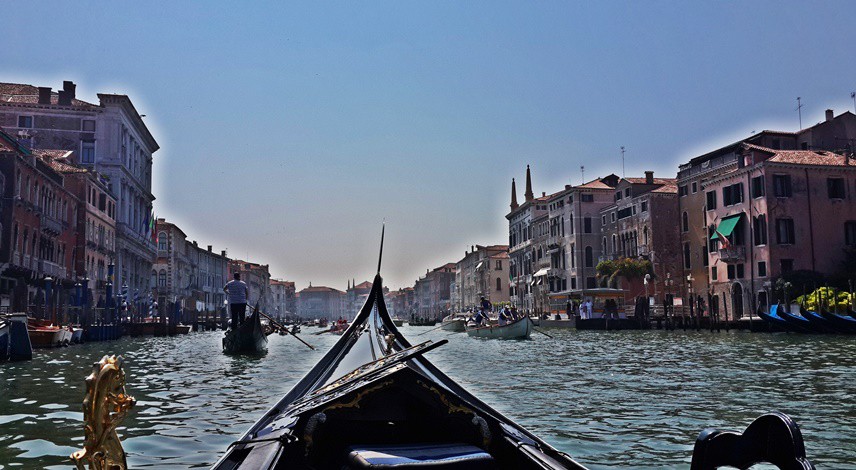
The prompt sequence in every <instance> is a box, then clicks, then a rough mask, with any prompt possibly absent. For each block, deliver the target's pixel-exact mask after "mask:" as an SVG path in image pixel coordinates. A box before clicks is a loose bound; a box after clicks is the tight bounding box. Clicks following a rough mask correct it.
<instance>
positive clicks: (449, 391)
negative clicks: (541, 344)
mask: <svg viewBox="0 0 856 470" xmlns="http://www.w3.org/2000/svg"><path fill="white" fill-rule="evenodd" d="M526 322H527V323H528V320H526ZM445 343H446V340H442V341H439V342H436V343H432V342H431V341H426V342H424V343H420V344H417V345H411V344H410V343H409V342H408V341H407V340H406V339H405V338H404V336H402V335H401V333H400V332H399V331H398V329H397V328H396V327H395V324H394V323H393V322H392V319H391V318H390V316H389V314H388V312H387V310H386V305H385V304H384V300H383V291H382V279H381V277H380V274H378V275H377V276H375V278H374V283H373V285H372V290H371V292H370V293H369V295H368V298H367V299H366V303H365V305H363V307H362V309H361V310H360V312H359V314H358V315H357V317H356V319H355V320H354V321H353V322H352V323H351V325H350V326H349V327H348V329H347V331H346V332H345V334H344V335H343V336H342V337H341V338H340V339H339V340H338V341H337V342H336V344H335V345H334V346H333V347H332V348H331V349H330V350H329V351H328V352H327V353H326V354H325V355H324V357H323V358H321V360H320V361H319V362H318V363H317V364H316V365H315V367H313V368H312V370H310V371H309V372H308V373H307V374H306V375H305V376H304V377H303V378H302V379H301V380H300V381H299V382H298V383H297V385H295V386H294V388H292V389H291V391H290V392H288V394H287V395H285V397H283V398H282V399H281V400H280V401H279V402H278V403H277V404H276V405H274V407H273V408H272V409H271V410H270V411H268V412H267V413H265V415H264V416H262V418H261V419H260V420H259V421H258V422H256V424H254V425H253V426H252V427H251V428H250V430H249V431H247V432H246V434H244V436H243V437H241V438H240V439H239V440H238V441H236V442H234V443H233V444H232V445H230V447H229V449H228V450H227V452H226V454H225V455H224V456H222V457H221V458H220V460H219V461H218V462H217V463H215V464H214V467H213V469H215V470H226V469H229V470H247V469H259V468H264V469H309V468H317V469H320V468H348V469H352V468H393V467H395V468H435V469H438V470H439V469H444V468H498V469H523V470H526V469H582V468H584V467H582V466H581V465H579V464H578V463H576V462H575V461H574V460H572V459H571V458H570V457H569V456H568V455H567V454H564V453H562V452H559V451H557V450H556V449H554V448H553V447H551V446H550V445H548V444H547V443H545V442H544V441H542V440H540V439H539V438H538V437H537V436H535V435H533V434H531V433H530V432H528V431H526V430H525V429H523V428H522V427H520V426H519V425H517V424H516V423H514V422H513V421H511V420H510V419H508V418H506V417H505V416H503V415H501V414H500V413H498V412H497V411H495V410H493V409H492V408H490V407H489V406H488V405H486V404H485V403H483V402H482V401H480V400H479V399H477V398H476V397H474V396H473V395H471V394H470V393H469V392H467V391H466V390H464V389H463V388H462V387H461V386H460V385H458V384H457V383H456V382H454V381H453V380H452V379H450V378H449V377H447V376H446V375H445V374H444V373H443V372H441V371H440V370H439V369H438V368H437V367H436V366H434V365H433V364H432V363H430V362H429V361H428V360H427V359H425V357H424V355H425V354H426V353H427V352H429V351H430V350H432V349H434V348H436V347H438V346H441V345H443V344H445Z"/></svg>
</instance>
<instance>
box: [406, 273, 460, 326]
mask: <svg viewBox="0 0 856 470" xmlns="http://www.w3.org/2000/svg"><path fill="white" fill-rule="evenodd" d="M454 282H455V264H454V263H446V264H444V265H443V266H439V267H437V268H434V269H431V270H426V272H425V276H422V277H420V278H419V279H418V280H417V281H416V284H415V285H414V286H413V291H414V311H415V314H416V315H418V316H419V317H422V318H432V319H439V318H442V317H444V316H446V315H448V313H449V312H450V310H451V307H452V296H451V292H452V284H454Z"/></svg>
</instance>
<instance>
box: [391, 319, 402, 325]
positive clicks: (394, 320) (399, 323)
mask: <svg viewBox="0 0 856 470" xmlns="http://www.w3.org/2000/svg"><path fill="white" fill-rule="evenodd" d="M392 324H393V325H395V326H404V320H402V319H401V318H398V317H393V318H392Z"/></svg>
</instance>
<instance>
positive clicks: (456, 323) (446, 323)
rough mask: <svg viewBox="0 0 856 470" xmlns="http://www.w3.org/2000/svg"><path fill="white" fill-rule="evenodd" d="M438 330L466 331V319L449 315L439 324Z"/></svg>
mask: <svg viewBox="0 0 856 470" xmlns="http://www.w3.org/2000/svg"><path fill="white" fill-rule="evenodd" d="M440 328H442V329H444V330H446V331H461V332H463V331H466V330H467V318H466V317H462V316H460V315H455V314H452V315H449V316H448V317H446V318H444V319H443V322H442V323H441V324H440Z"/></svg>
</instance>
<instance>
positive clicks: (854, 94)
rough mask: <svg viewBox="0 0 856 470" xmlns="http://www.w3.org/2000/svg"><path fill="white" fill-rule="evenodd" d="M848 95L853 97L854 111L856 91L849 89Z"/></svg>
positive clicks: (854, 108)
mask: <svg viewBox="0 0 856 470" xmlns="http://www.w3.org/2000/svg"><path fill="white" fill-rule="evenodd" d="M850 97H851V98H853V111H856V91H851V92H850Z"/></svg>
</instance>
